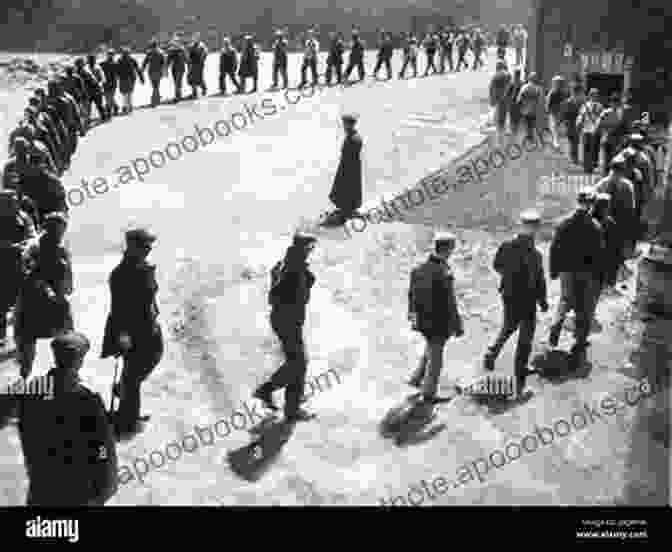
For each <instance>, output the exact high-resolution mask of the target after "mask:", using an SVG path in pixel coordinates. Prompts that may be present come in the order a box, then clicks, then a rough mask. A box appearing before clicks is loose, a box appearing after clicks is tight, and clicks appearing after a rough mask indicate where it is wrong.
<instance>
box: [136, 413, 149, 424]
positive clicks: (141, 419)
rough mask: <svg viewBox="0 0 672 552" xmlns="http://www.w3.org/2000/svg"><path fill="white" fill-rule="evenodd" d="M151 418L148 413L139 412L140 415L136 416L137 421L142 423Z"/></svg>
mask: <svg viewBox="0 0 672 552" xmlns="http://www.w3.org/2000/svg"><path fill="white" fill-rule="evenodd" d="M151 418H152V416H151V415H150V414H141V415H140V416H138V422H142V423H145V422H149V420H150V419H151Z"/></svg>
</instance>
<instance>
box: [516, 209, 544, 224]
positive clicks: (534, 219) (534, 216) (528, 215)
mask: <svg viewBox="0 0 672 552" xmlns="http://www.w3.org/2000/svg"><path fill="white" fill-rule="evenodd" d="M520 222H522V223H523V224H539V223H540V222H541V215H540V214H539V211H535V210H534V209H528V210H527V211H523V212H522V213H521V214H520Z"/></svg>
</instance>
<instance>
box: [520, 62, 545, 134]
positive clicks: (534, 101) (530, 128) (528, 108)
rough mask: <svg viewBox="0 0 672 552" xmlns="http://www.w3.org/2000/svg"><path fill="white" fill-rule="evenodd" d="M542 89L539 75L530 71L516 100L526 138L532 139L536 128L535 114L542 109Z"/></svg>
mask: <svg viewBox="0 0 672 552" xmlns="http://www.w3.org/2000/svg"><path fill="white" fill-rule="evenodd" d="M543 101H544V91H543V90H542V88H541V85H540V84H539V77H538V76H537V74H536V73H531V74H530V76H529V77H528V79H527V82H526V83H525V84H524V85H523V87H522V88H521V89H520V94H519V95H518V98H516V102H517V103H518V104H519V105H520V114H521V116H522V118H523V122H524V123H525V131H526V136H527V139H528V140H530V141H534V140H535V139H536V133H537V129H538V121H537V115H538V114H539V112H540V111H541V110H542V109H543Z"/></svg>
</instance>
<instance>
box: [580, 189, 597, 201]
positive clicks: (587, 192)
mask: <svg viewBox="0 0 672 552" xmlns="http://www.w3.org/2000/svg"><path fill="white" fill-rule="evenodd" d="M576 199H577V200H578V201H579V203H590V202H591V201H595V188H591V187H590V186H584V187H583V188H581V189H580V190H579V192H578V193H577V194H576Z"/></svg>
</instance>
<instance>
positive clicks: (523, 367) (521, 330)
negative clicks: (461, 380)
mask: <svg viewBox="0 0 672 552" xmlns="http://www.w3.org/2000/svg"><path fill="white" fill-rule="evenodd" d="M502 303H503V307H504V320H503V323H502V328H501V329H500V331H499V334H498V335H497V338H496V339H495V342H494V343H493V344H492V345H490V347H489V348H488V352H487V353H486V359H487V360H488V361H490V362H494V361H495V360H496V359H497V357H498V356H499V353H500V352H501V351H502V348H503V347H504V345H505V344H506V342H507V341H508V340H509V338H510V337H511V336H512V335H513V334H514V333H515V332H516V331H518V343H517V344H516V353H515V360H514V376H515V378H516V383H517V385H518V389H522V388H523V387H524V386H525V380H526V378H527V363H528V360H529V358H530V354H531V353H532V342H533V340H534V332H535V329H536V326H537V307H536V304H524V303H519V302H518V301H516V300H514V299H513V298H510V297H502Z"/></svg>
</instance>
